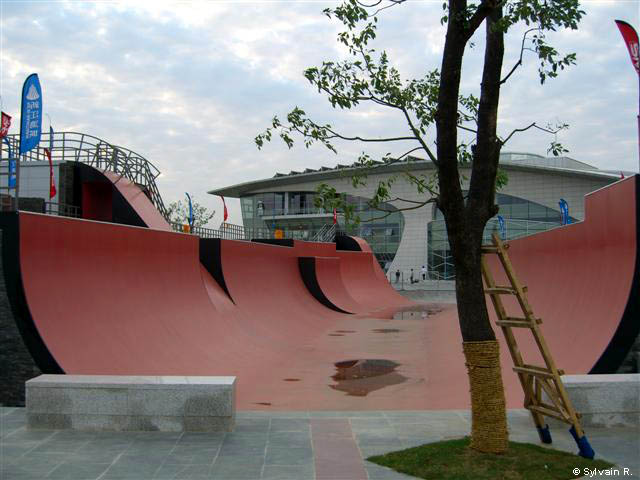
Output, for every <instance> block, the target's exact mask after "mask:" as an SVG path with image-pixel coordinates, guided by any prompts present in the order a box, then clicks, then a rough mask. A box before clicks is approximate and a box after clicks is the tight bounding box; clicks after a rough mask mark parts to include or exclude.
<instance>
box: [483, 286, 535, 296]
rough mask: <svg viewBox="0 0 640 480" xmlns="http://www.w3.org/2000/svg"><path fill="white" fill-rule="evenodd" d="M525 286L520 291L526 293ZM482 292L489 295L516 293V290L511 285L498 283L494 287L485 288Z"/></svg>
mask: <svg viewBox="0 0 640 480" xmlns="http://www.w3.org/2000/svg"><path fill="white" fill-rule="evenodd" d="M527 290H528V289H527V287H526V286H524V287H522V291H523V292H524V293H527ZM484 293H488V294H489V295H517V294H518V291H517V290H516V289H515V288H513V287H503V286H500V285H496V286H495V287H490V288H485V289H484Z"/></svg>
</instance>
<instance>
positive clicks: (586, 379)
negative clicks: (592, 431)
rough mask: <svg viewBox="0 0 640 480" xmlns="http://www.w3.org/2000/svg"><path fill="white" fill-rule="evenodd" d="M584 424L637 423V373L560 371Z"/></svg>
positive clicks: (639, 402) (639, 383) (639, 388)
mask: <svg viewBox="0 0 640 480" xmlns="http://www.w3.org/2000/svg"><path fill="white" fill-rule="evenodd" d="M562 382H563V384H564V386H565V388H566V390H567V393H568V395H569V398H570V400H571V402H572V403H573V407H574V408H575V409H576V411H578V412H579V413H581V414H582V418H581V424H582V426H583V427H618V426H627V427H628V426H635V427H638V426H640V374H611V375H563V376H562Z"/></svg>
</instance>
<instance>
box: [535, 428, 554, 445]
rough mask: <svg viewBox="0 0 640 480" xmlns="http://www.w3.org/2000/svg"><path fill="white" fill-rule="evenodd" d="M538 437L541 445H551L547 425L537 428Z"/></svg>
mask: <svg viewBox="0 0 640 480" xmlns="http://www.w3.org/2000/svg"><path fill="white" fill-rule="evenodd" d="M537 429H538V436H539V437H540V441H541V442H542V443H551V442H552V440H551V432H550V431H549V425H545V426H544V427H537Z"/></svg>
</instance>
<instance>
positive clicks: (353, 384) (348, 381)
mask: <svg viewBox="0 0 640 480" xmlns="http://www.w3.org/2000/svg"><path fill="white" fill-rule="evenodd" d="M334 365H335V367H336V373H335V374H334V375H333V376H332V377H331V378H332V379H333V380H334V381H335V382H336V384H335V385H329V387H331V388H332V389H334V390H339V391H341V392H345V393H346V394H347V395H350V396H354V397H365V396H367V395H368V394H369V393H371V392H374V391H376V390H380V389H381V388H384V387H389V386H391V385H397V384H399V383H403V382H406V381H407V380H408V378H407V377H405V376H403V375H400V374H399V373H398V372H396V371H395V370H396V368H398V367H399V366H400V364H399V363H396V362H394V361H391V360H384V359H360V360H345V361H342V362H336V363H335V364H334Z"/></svg>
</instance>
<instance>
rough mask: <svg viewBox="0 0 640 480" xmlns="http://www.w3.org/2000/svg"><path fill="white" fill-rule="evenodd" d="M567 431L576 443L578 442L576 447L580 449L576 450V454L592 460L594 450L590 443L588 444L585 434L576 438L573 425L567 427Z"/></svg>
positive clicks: (594, 453)
mask: <svg viewBox="0 0 640 480" xmlns="http://www.w3.org/2000/svg"><path fill="white" fill-rule="evenodd" d="M569 432H570V433H571V435H572V436H573V439H574V440H575V441H576V443H577V444H578V448H579V449H580V451H579V452H578V455H580V456H581V457H584V458H588V459H589V460H593V457H595V455H596V452H594V451H593V448H591V445H590V444H589V440H587V436H586V435H583V436H582V437H580V438H578V434H577V433H576V429H575V427H573V426H572V427H571V428H570V429H569Z"/></svg>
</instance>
